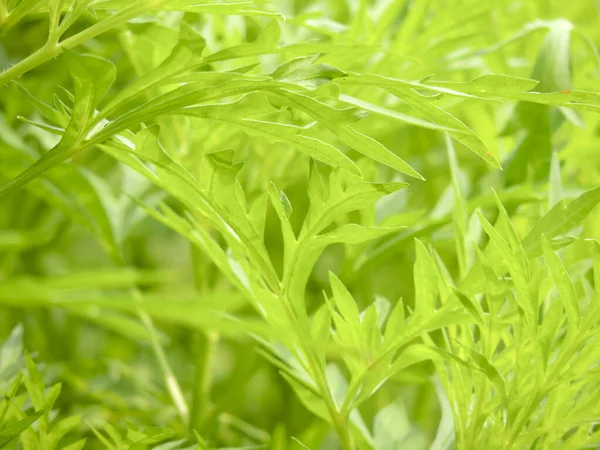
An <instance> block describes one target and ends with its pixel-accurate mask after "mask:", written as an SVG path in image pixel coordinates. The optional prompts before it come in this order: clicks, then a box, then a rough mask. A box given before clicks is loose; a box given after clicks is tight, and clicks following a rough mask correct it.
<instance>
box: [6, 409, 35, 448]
mask: <svg viewBox="0 0 600 450" xmlns="http://www.w3.org/2000/svg"><path fill="white" fill-rule="evenodd" d="M43 414H44V411H37V412H36V413H34V414H31V415H29V416H27V417H25V418H24V419H21V420H19V421H18V422H17V423H14V424H11V425H5V426H3V427H2V428H0V447H4V446H5V445H8V444H9V443H10V442H11V441H12V440H13V439H15V438H16V437H18V436H19V435H20V434H21V433H22V432H23V431H25V430H26V429H27V428H29V427H30V426H31V425H33V423H34V422H35V421H36V420H38V419H39V418H40V417H42V415H43Z"/></svg>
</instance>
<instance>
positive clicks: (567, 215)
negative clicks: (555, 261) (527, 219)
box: [523, 188, 600, 257]
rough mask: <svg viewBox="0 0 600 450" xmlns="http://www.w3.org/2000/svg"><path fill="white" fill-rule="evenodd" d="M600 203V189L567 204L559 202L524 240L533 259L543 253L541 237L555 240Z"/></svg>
mask: <svg viewBox="0 0 600 450" xmlns="http://www.w3.org/2000/svg"><path fill="white" fill-rule="evenodd" d="M598 203H600V188H596V189H592V190H589V191H587V192H584V193H583V194H581V195H580V196H579V197H577V198H576V199H574V200H572V201H571V202H570V203H567V202H566V201H565V200H561V201H560V202H558V203H557V204H556V205H555V206H554V207H553V208H552V209H551V210H550V211H548V212H547V213H546V214H545V215H544V216H543V217H542V218H541V219H540V220H539V221H538V222H537V223H536V224H535V225H534V227H533V228H532V229H531V231H530V232H529V233H528V234H527V236H525V238H524V239H523V247H524V248H525V251H526V252H527V254H528V255H530V256H531V257H535V256H539V255H540V254H541V253H542V246H541V240H540V239H541V236H542V234H543V235H544V236H546V239H553V238H555V237H557V236H559V235H561V234H563V233H565V232H567V231H569V230H570V229H571V228H573V227H575V226H576V225H579V224H580V223H581V222H582V221H583V219H585V217H586V216H587V215H588V214H589V213H590V212H591V211H592V209H593V208H594V207H595V206H596V205H597V204H598Z"/></svg>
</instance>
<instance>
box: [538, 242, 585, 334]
mask: <svg viewBox="0 0 600 450" xmlns="http://www.w3.org/2000/svg"><path fill="white" fill-rule="evenodd" d="M542 250H543V252H544V258H545V259H546V262H547V263H548V267H549V268H550V273H551V275H552V279H553V280H554V283H555V284H556V289H557V290H558V293H559V295H560V299H561V301H562V303H563V306H564V308H565V311H566V312H567V317H568V319H569V323H570V324H572V326H573V327H575V328H574V329H575V330H576V329H578V328H579V325H580V323H581V315H580V313H579V304H578V297H577V293H576V291H575V287H574V286H573V283H572V282H571V277H570V276H569V273H568V272H567V269H565V266H564V265H563V263H562V261H561V260H560V258H559V257H558V256H557V255H556V253H554V251H553V250H552V248H551V247H550V244H549V243H548V240H547V239H546V238H545V236H544V235H542Z"/></svg>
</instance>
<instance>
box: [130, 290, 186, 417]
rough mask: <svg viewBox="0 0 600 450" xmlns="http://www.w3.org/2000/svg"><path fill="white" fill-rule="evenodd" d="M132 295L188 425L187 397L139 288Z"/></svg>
mask: <svg viewBox="0 0 600 450" xmlns="http://www.w3.org/2000/svg"><path fill="white" fill-rule="evenodd" d="M132 293H133V297H134V299H135V301H136V302H137V303H138V305H139V309H138V316H139V318H140V320H141V321H142V323H143V324H144V326H145V327H146V329H147V330H148V333H149V334H150V341H151V344H152V350H153V351H154V355H155V357H156V360H157V361H158V365H159V367H160V369H161V371H162V375H163V378H164V381H165V385H166V387H167V390H168V392H169V395H170V396H171V400H172V401H173V404H174V405H175V408H176V409H177V412H178V413H179V416H180V417H181V420H182V421H183V422H184V423H188V420H189V408H188V405H187V403H186V401H185V397H184V396H183V392H182V390H181V387H180V386H179V383H178V382H177V378H176V377H175V374H174V373H173V370H172V369H171V366H170V365H169V361H168V360H167V356H166V355H165V351H164V350H163V348H162V346H161V345H160V342H159V340H158V334H157V333H156V328H155V327H154V323H153V321H152V318H151V317H150V315H148V313H147V312H145V311H144V310H143V302H144V300H143V298H142V295H141V293H140V291H139V290H138V289H137V288H133V289H132Z"/></svg>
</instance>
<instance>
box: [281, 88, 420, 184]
mask: <svg viewBox="0 0 600 450" xmlns="http://www.w3.org/2000/svg"><path fill="white" fill-rule="evenodd" d="M276 94H277V95H278V96H281V97H283V98H285V99H286V100H287V101H289V102H290V103H291V104H292V105H294V106H295V107H296V108H298V109H300V110H301V111H303V112H305V113H306V114H308V115H309V116H311V117H313V118H314V119H315V120H317V121H318V122H319V124H321V125H323V126H324V127H325V128H327V129H328V130H329V131H331V132H332V133H333V134H335V135H336V136H337V137H338V138H339V139H340V140H341V141H342V142H344V143H345V144H346V145H348V146H349V147H351V148H353V149H355V150H356V151H357V152H359V153H362V154H363V155H365V156H368V157H369V158H371V159H374V160H375V161H378V162H380V163H382V164H385V165H386V166H388V167H391V168H392V169H395V170H397V171H399V172H402V173H405V174H406V175H409V176H411V177H414V178H418V179H420V180H423V179H424V178H423V176H422V175H420V174H419V173H418V172H417V171H415V170H414V169H413V168H412V167H410V166H409V165H408V164H407V163H406V162H405V161H404V160H402V159H401V158H400V157H399V156H397V155H396V154H395V153H392V152H391V151H390V150H388V149H387V148H386V147H385V146H384V145H383V144H381V143H380V142H378V141H376V140H375V139H373V138H371V137H369V136H366V135H364V134H362V133H359V132H358V131H356V130H355V129H354V128H352V127H351V126H350V125H348V124H344V122H346V120H345V118H344V111H343V110H339V109H335V108H332V107H331V106H328V105H326V104H325V103H321V102H319V101H318V100H315V99H313V98H311V97H307V96H305V95H302V94H299V93H295V92H291V91H286V90H280V91H276Z"/></svg>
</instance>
